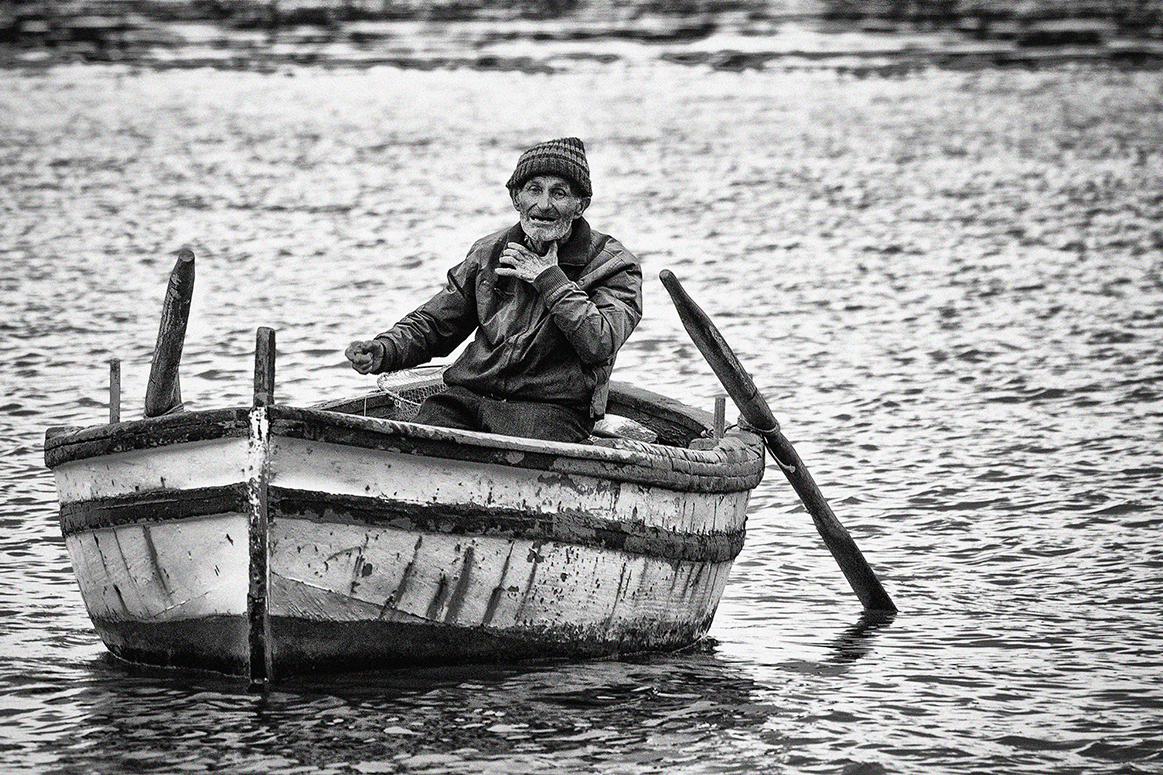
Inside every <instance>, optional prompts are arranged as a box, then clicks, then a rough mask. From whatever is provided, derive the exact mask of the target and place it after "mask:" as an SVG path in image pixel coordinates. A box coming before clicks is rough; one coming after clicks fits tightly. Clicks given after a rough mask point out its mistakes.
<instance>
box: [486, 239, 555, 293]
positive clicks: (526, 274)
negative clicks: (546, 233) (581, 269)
mask: <svg viewBox="0 0 1163 775" xmlns="http://www.w3.org/2000/svg"><path fill="white" fill-rule="evenodd" d="M551 266H557V243H556V242H550V243H549V252H548V253H546V254H545V255H544V256H539V255H537V254H536V253H534V252H533V251H532V250H530V249H529V248H527V247H525V246H524V245H522V244H520V243H518V242H510V243H509V244H508V245H506V246H505V249H504V250H502V251H501V265H500V266H498V267H497V274H499V275H500V276H502V277H516V278H519V279H521V280H524V281H525V282H527V283H531V282H533V281H534V280H536V279H537V275H539V274H541V273H542V272H544V271H545V270H546V269H548V268H549V267H551Z"/></svg>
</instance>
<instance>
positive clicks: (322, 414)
mask: <svg viewBox="0 0 1163 775" xmlns="http://www.w3.org/2000/svg"><path fill="white" fill-rule="evenodd" d="M261 341H262V337H261V335H260V350H261ZM271 346H272V348H273V332H271ZM263 357H264V356H263V355H262V354H261V352H260V354H259V362H261V361H262V359H263ZM265 357H268V358H270V359H271V363H272V366H271V378H272V379H273V351H272V354H268V355H267V356H265ZM261 370H262V367H261V365H260V366H259V367H257V368H256V375H257V374H258V372H260V371H261ZM257 382H258V378H257V376H256V401H255V405H254V406H252V407H239V408H230V409H217V410H204V411H188V412H175V413H169V414H163V415H161V416H157V417H148V418H145V419H141V420H133V421H127V422H110V423H109V424H105V425H100V426H96V427H90V428H84V429H77V428H67V429H60V428H58V429H50V430H49V431H48V433H47V434H46V441H45V461H46V464H47V465H48V467H49V468H51V469H52V471H53V473H54V475H55V478H56V483H57V488H58V494H59V498H60V521H61V529H62V532H63V534H64V537H65V543H66V545H67V547H68V551H69V555H70V557H71V558H72V562H73V568H74V571H75V573H76V576H77V581H78V584H79V586H80V590H81V596H82V598H83V600H84V603H85V606H86V608H87V610H88V613H89V616H90V617H91V619H92V622H93V625H94V627H95V629H96V631H97V632H98V633H99V635H100V637H101V638H102V639H103V640H104V642H105V644H106V646H107V647H108V648H109V650H110V651H111V652H113V653H114V654H116V655H117V656H119V657H122V658H124V659H127V660H131V661H135V662H144V663H149V664H155V665H173V666H187V667H196V668H208V669H213V670H217V671H221V672H224V673H229V674H240V675H244V676H249V677H250V679H251V681H252V682H254V683H265V682H267V681H269V680H270V679H271V677H273V676H275V675H286V674H291V673H300V672H306V671H329V670H354V669H366V668H390V667H397V666H406V665H416V664H439V663H458V662H479V661H512V660H525V659H553V658H589V657H601V656H609V655H616V654H625V653H631V652H640V651H646V650H668V649H677V648H681V647H684V646H687V645H689V644H691V643H693V642H695V641H697V640H698V639H699V638H701V637H702V636H703V635H704V634H705V633H706V632H707V629H708V628H709V626H710V624H711V620H712V617H713V616H714V614H715V610H716V607H717V605H718V603H719V600H720V597H721V595H722V594H723V589H724V585H725V584H726V583H727V576H728V573H729V571H730V569H731V564H732V561H733V559H734V558H735V556H736V555H737V554H738V553H739V551H740V549H741V547H742V545H743V539H744V523H745V518H746V512H747V503H748V497H749V494H750V492H751V490H752V489H753V488H754V487H755V486H756V485H757V484H758V483H759V481H760V479H761V477H762V474H763V468H764V451H763V442H762V440H760V439H759V438H758V437H757V436H755V435H752V434H749V433H735V434H731V433H728V434H725V435H722V436H719V435H718V434H717V433H715V432H714V427H715V426H716V425H717V424H718V423H715V422H713V419H712V416H711V415H710V414H708V413H706V412H702V411H699V410H697V409H693V408H691V407H688V406H684V405H682V404H680V403H678V402H676V401H673V400H670V399H668V398H665V397H663V396H660V395H658V394H655V393H651V392H648V391H645V390H641V389H637V388H634V387H630V386H627V385H624V384H618V383H615V384H614V385H613V386H612V390H611V398H610V404H609V412H610V413H612V414H613V415H617V416H621V417H624V418H628V420H629V421H632V423H633V424H634V427H645V428H647V429H649V431H650V432H652V433H653V434H656V435H657V439H656V441H653V442H646V441H640V440H635V439H627V438H595V439H592V440H591V441H590V442H589V443H580V444H567V443H556V442H542V441H534V440H528V439H520V438H514V437H505V436H497V435H493V434H487V433H474V432H467V431H454V430H447V429H439V428H433V427H429V426H424V425H419V424H415V423H412V422H409V421H408V420H409V418H410V416H411V413H414V402H415V401H418V400H420V398H421V397H422V396H424V395H426V394H428V393H430V392H432V391H434V390H439V389H441V387H442V383H441V380H440V378H439V376H438V375H437V376H427V377H417V378H416V380H415V381H413V382H411V383H407V384H404V385H401V386H397V387H395V388H394V389H393V391H392V394H391V395H389V394H388V393H384V392H376V393H371V394H368V395H365V396H359V397H356V398H352V399H349V400H339V401H332V402H329V403H325V404H320V405H316V406H313V407H295V406H284V405H279V404H276V403H271V402H270V400H269V399H270V396H271V392H272V388H271V387H270V386H269V385H268V386H266V387H265V388H264V389H263V390H260V389H259V387H258V385H257ZM118 416H119V415H118Z"/></svg>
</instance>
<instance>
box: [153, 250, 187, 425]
mask: <svg viewBox="0 0 1163 775" xmlns="http://www.w3.org/2000/svg"><path fill="white" fill-rule="evenodd" d="M193 297H194V254H193V253H192V252H191V251H189V250H186V249H183V250H182V251H181V252H180V253H179V254H178V261H177V263H176V264H174V269H173V271H172V272H170V282H169V285H168V286H167V287H166V298H165V301H164V302H163V304H162V320H161V324H160V325H159V326H158V332H157V346H156V347H155V348H154V351H153V365H152V366H151V367H150V370H149V382H148V383H147V385H146V388H145V416H146V417H157V416H159V415H163V414H165V413H166V412H170V411H173V410H174V409H176V408H179V407H180V406H181V404H182V392H181V388H180V387H179V385H178V365H179V364H180V363H181V360H182V345H183V344H184V343H185V340H186V322H187V321H188V320H189V318H190V301H191V299H193Z"/></svg>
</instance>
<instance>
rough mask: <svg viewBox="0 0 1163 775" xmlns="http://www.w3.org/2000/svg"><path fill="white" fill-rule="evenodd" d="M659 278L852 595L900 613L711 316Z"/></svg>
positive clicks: (668, 275) (666, 277)
mask: <svg viewBox="0 0 1163 775" xmlns="http://www.w3.org/2000/svg"><path fill="white" fill-rule="evenodd" d="M659 279H661V280H662V284H663V285H664V286H665V287H666V290H667V292H668V293H670V298H671V300H673V301H674V306H675V308H676V309H677V310H678V315H679V317H680V318H681V319H682V324H683V327H685V328H686V330H687V333H688V334H690V336H691V339H693V340H694V343H695V346H697V347H698V348H699V351H700V352H701V353H702V354H703V357H704V358H706V359H707V363H709V364H710V365H711V368H712V369H713V370H714V372H715V374H716V375H717V376H718V377H719V381H720V382H722V383H723V387H725V388H726V389H727V393H728V394H729V395H730V396H731V398H732V399H734V401H735V405H736V406H738V407H739V413H740V414H741V415H743V419H744V420H746V421H747V423H748V424H749V425H751V426H752V427H753V428H755V429H756V432H758V433H759V435H760V436H762V437H763V440H764V442H765V443H766V445H767V449H768V450H770V452H771V454H772V455H773V456H774V457H775V460H776V462H777V463H779V467H780V469H782V470H783V472H784V474H785V475H786V476H787V479H788V481H789V482H791V486H792V487H793V488H794V489H795V491H796V494H797V495H799V496H800V500H801V501H803V504H804V508H806V509H807V510H808V513H809V514H811V515H812V521H813V522H814V523H815V524H816V530H818V531H819V533H820V537H821V538H823V539H824V544H825V545H827V547H828V551H830V552H831V553H832V556H833V557H834V558H835V559H836V562H837V564H838V565H839V566H840V570H842V571H844V576H845V577H846V578H847V579H848V583H849V584H851V585H852V591H854V592H855V593H856V596H857V597H859V598H860V602H861V603H863V604H864V609H865V610H867V611H896V610H897V608H896V606H895V605H893V602H892V599H891V598H889V596H888V593H887V592H885V591H884V587H883V586H881V583H880V580H879V579H877V578H876V574H875V573H873V572H872V568H870V567H869V566H868V563H867V562H866V561H865V559H864V555H863V554H861V553H860V549H859V547H857V546H856V542H855V541H853V540H852V536H850V535H849V534H848V531H847V530H845V529H844V526H843V525H842V524H840V520H838V519H836V515H835V514H833V513H832V508H831V507H830V506H829V505H828V502H827V501H826V500H824V495H823V493H821V492H820V488H819V487H817V486H816V482H815V480H813V479H812V475H811V474H809V473H808V469H807V467H805V466H804V461H802V460H800V456H799V455H797V454H796V451H795V448H793V447H792V445H791V442H790V441H788V440H787V439H786V438H784V435H783V434H782V433H781V432H780V430H779V423H777V422H776V421H775V415H773V414H772V412H771V407H770V406H768V404H767V401H766V400H764V398H763V396H761V395H760V394H759V389H758V388H757V387H755V382H754V381H753V380H752V379H751V377H750V376H748V374H747V372H746V371H744V370H743V366H742V365H741V364H740V363H739V359H738V358H736V357H735V353H734V352H732V351H731V348H730V347H729V346H728V345H727V342H726V341H725V340H724V339H723V336H722V335H721V334H720V333H719V330H718V329H717V328H715V324H714V323H712V322H711V319H710V318H709V317H707V313H705V312H703V310H702V309H700V308H699V305H697V304H695V302H694V300H693V299H691V297H690V296H688V295H687V293H686V291H685V290H683V287H682V286H681V285H680V284H679V282H678V278H677V277H675V276H674V273H673V272H671V271H670V270H669V269H664V270H662V272H661V273H660V274H659Z"/></svg>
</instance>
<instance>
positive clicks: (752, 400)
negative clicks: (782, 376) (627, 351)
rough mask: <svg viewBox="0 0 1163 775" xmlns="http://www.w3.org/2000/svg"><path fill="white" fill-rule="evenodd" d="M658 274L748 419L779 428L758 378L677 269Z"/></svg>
mask: <svg viewBox="0 0 1163 775" xmlns="http://www.w3.org/2000/svg"><path fill="white" fill-rule="evenodd" d="M658 276H659V279H661V280H662V284H663V285H664V286H665V287H666V290H667V292H668V293H669V294H670V298H671V299H672V300H673V301H674V305H675V308H676V309H677V310H678V316H679V318H680V319H681V320H682V325H683V328H685V329H686V331H687V333H688V334H690V337H691V340H692V341H694V343H695V346H696V347H697V348H699V352H701V353H702V354H703V357H704V358H706V359H707V363H709V364H710V366H711V370H712V371H714V372H715V375H716V376H718V378H719V381H720V382H722V383H723V387H724V388H726V390H727V394H728V395H730V396H731V399H732V400H733V401H734V402H735V405H736V406H738V407H739V412H740V413H741V414H742V415H743V417H744V419H746V420H747V422H748V423H750V424H751V425H753V426H755V427H756V428H762V429H764V430H769V429H773V428H778V427H779V424H778V423H777V422H776V421H775V415H774V414H772V412H771V407H770V406H768V404H767V401H765V400H764V399H763V396H761V395H760V394H759V388H757V387H755V382H754V381H752V379H751V378H750V377H749V376H747V371H746V369H744V368H743V364H741V363H739V359H738V358H736V357H735V353H734V352H732V350H731V348H730V347H729V346H728V345H727V342H726V340H725V339H723V335H722V334H720V333H719V329H717V328H715V324H714V323H712V322H711V319H710V318H709V317H708V316H707V313H705V312H703V310H702V308H701V307H699V305H698V304H695V301H694V299H692V298H691V297H690V296H688V295H687V292H686V290H684V289H683V287H682V285H680V284H679V282H678V278H677V277H675V276H674V272H671V271H670V270H669V269H663V270H662V272H660V273H659V275H658Z"/></svg>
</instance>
